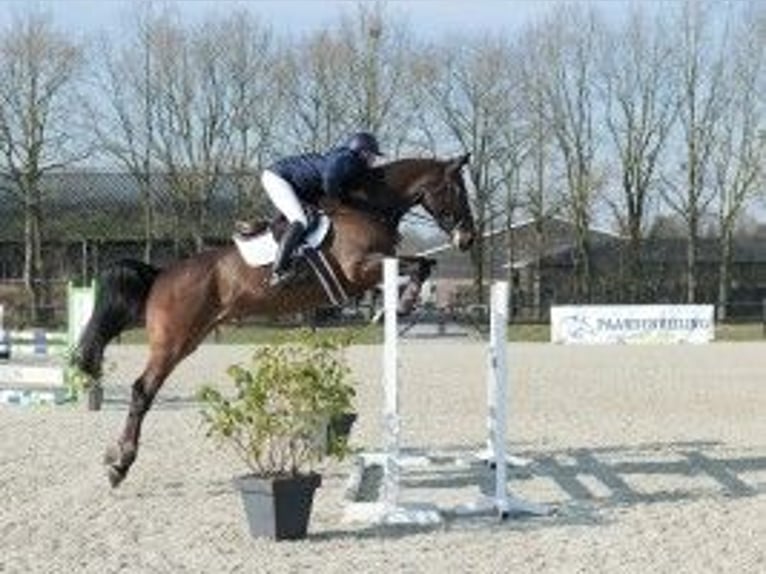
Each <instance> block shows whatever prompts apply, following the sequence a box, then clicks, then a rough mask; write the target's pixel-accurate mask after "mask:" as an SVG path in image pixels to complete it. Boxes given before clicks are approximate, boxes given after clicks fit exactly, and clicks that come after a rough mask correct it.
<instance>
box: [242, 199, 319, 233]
mask: <svg viewBox="0 0 766 574" xmlns="http://www.w3.org/2000/svg"><path fill="white" fill-rule="evenodd" d="M304 212H305V213H306V218H307V220H308V225H307V226H306V231H305V232H304V234H303V236H304V238H305V237H308V236H309V235H311V234H312V233H313V232H314V231H316V229H317V226H318V225H319V222H320V219H321V215H322V213H321V212H320V211H319V210H318V209H316V208H307V207H306V206H304ZM287 225H288V221H287V218H286V217H285V216H284V215H282V214H281V213H280V214H278V215H275V216H274V217H273V218H272V219H271V220H270V221H267V220H264V219H259V220H257V221H248V220H240V221H236V222H235V223H234V236H235V237H236V238H237V239H239V240H241V241H248V240H250V239H253V238H254V237H257V236H259V235H262V234H263V233H266V232H267V231H270V232H271V234H272V236H273V237H274V239H275V240H276V241H277V242H279V241H280V240H281V239H282V235H283V234H284V233H285V230H286V229H287Z"/></svg>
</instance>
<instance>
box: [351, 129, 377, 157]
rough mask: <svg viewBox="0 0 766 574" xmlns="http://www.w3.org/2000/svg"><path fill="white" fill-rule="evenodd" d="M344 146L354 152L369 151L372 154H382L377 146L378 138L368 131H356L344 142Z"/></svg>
mask: <svg viewBox="0 0 766 574" xmlns="http://www.w3.org/2000/svg"><path fill="white" fill-rule="evenodd" d="M346 147H347V148H348V149H350V150H352V151H355V152H363V151H366V152H369V153H371V154H374V155H383V154H382V153H381V151H380V147H379V146H378V139H377V138H376V137H375V136H374V135H372V134H371V133H370V132H357V133H355V134H354V135H352V136H351V137H350V138H349V139H348V141H347V142H346Z"/></svg>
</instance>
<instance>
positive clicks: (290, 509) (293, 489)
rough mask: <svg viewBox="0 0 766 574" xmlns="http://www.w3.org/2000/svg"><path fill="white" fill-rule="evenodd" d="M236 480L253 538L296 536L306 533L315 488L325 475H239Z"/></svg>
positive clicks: (302, 536) (279, 538)
mask: <svg viewBox="0 0 766 574" xmlns="http://www.w3.org/2000/svg"><path fill="white" fill-rule="evenodd" d="M234 484H235V485H236V487H237V488H238V489H239V491H240V494H241V495H242V504H243V506H244V509H245V516H246V517H247V523H248V526H249V527H250V534H251V536H253V538H271V539H274V540H296V539H300V538H305V537H306V532H307V531H308V525H309V517H310V516H311V506H312V504H313V502H314V492H315V491H316V489H317V488H319V486H320V485H321V484H322V476H321V475H319V474H317V473H315V472H312V473H310V474H303V475H298V476H286V477H272V478H262V477H259V476H255V475H247V476H239V477H237V478H235V479H234Z"/></svg>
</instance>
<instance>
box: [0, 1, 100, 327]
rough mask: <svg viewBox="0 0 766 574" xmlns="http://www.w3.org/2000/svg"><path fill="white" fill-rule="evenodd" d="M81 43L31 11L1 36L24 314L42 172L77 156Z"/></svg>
mask: <svg viewBox="0 0 766 574" xmlns="http://www.w3.org/2000/svg"><path fill="white" fill-rule="evenodd" d="M83 63H84V53H83V49H82V47H81V46H80V45H78V44H77V43H76V42H74V41H72V40H70V39H69V38H67V37H66V36H65V35H63V34H62V33H60V32H58V31H57V30H56V29H55V28H54V27H53V24H52V21H51V20H50V19H49V18H47V17H43V16H39V15H37V14H34V13H31V14H29V15H27V16H25V17H23V18H21V19H18V20H16V21H15V22H14V23H13V25H12V26H11V27H9V28H8V29H7V30H5V32H4V34H3V36H2V38H0V153H1V154H2V171H3V172H4V175H5V178H6V180H7V181H9V182H10V191H11V194H12V195H13V196H15V197H16V198H17V199H18V200H19V202H20V203H21V204H22V205H23V211H24V245H25V249H24V286H25V289H26V291H27V293H28V295H29V297H30V300H31V313H30V320H31V321H32V322H33V323H36V322H37V321H38V320H40V319H41V313H40V311H41V305H42V304H43V300H42V299H43V294H44V293H43V289H42V285H41V281H42V280H43V279H44V276H45V271H44V268H43V266H44V262H43V257H42V250H41V245H42V240H43V236H44V218H43V214H44V202H45V193H44V191H43V189H42V187H41V179H42V177H43V175H44V174H45V173H48V172H50V171H53V170H56V169H61V168H63V167H65V166H68V165H70V164H72V163H73V162H75V161H77V160H79V159H82V158H83V157H84V156H85V155H86V154H87V152H88V150H87V149H85V148H79V147H78V146H77V145H76V144H75V141H74V137H73V131H74V130H75V122H74V118H75V116H76V110H77V109H78V104H79V102H78V94H77V91H76V87H77V84H76V82H77V79H78V78H77V73H78V71H79V70H80V69H82V66H83Z"/></svg>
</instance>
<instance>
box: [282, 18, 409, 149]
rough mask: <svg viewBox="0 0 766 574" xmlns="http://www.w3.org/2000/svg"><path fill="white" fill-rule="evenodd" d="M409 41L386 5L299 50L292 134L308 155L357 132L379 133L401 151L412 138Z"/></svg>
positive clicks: (290, 74)
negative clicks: (407, 138)
mask: <svg viewBox="0 0 766 574" xmlns="http://www.w3.org/2000/svg"><path fill="white" fill-rule="evenodd" d="M410 43H411V39H410V33H409V30H408V28H407V27H406V26H405V25H404V24H403V23H401V22H399V21H397V20H395V19H394V18H392V17H390V16H389V15H388V14H387V13H386V12H385V10H384V9H383V5H382V4H379V3H374V4H372V5H369V4H362V3H360V4H358V5H357V7H356V11H355V12H354V13H353V14H351V15H349V14H347V15H345V16H344V17H342V18H341V20H340V21H339V23H338V26H337V27H335V28H330V29H325V30H321V31H320V32H318V33H316V34H313V35H311V36H309V37H308V38H307V39H306V40H305V41H304V42H302V43H300V44H298V45H297V46H296V47H295V49H294V50H292V51H291V52H290V53H289V54H288V57H287V59H286V64H285V67H284V71H285V78H286V82H285V83H284V86H285V90H286V93H285V98H286V100H287V101H288V102H289V104H290V106H289V116H288V118H292V119H293V120H294V121H293V122H292V123H291V128H292V129H291V132H292V134H293V139H294V140H295V141H294V142H289V143H291V145H296V144H297V146H298V147H299V148H302V149H310V150H322V149H326V148H327V147H330V146H332V145H334V144H337V143H338V142H339V140H340V139H341V138H342V137H343V136H345V135H346V134H348V133H349V132H350V131H354V130H359V129H366V130H370V131H372V132H374V133H376V134H377V135H378V136H379V138H380V139H381V141H382V142H383V145H384V147H385V148H386V149H395V148H397V147H398V146H399V144H400V143H401V142H402V141H403V140H404V139H405V134H406V133H407V127H408V126H407V123H406V106H405V105H404V103H403V102H404V101H405V99H406V98H403V97H402V96H403V93H404V92H406V91H407V85H406V82H407V79H408V75H407V74H408V66H409V61H410V60H409V58H410Z"/></svg>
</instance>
